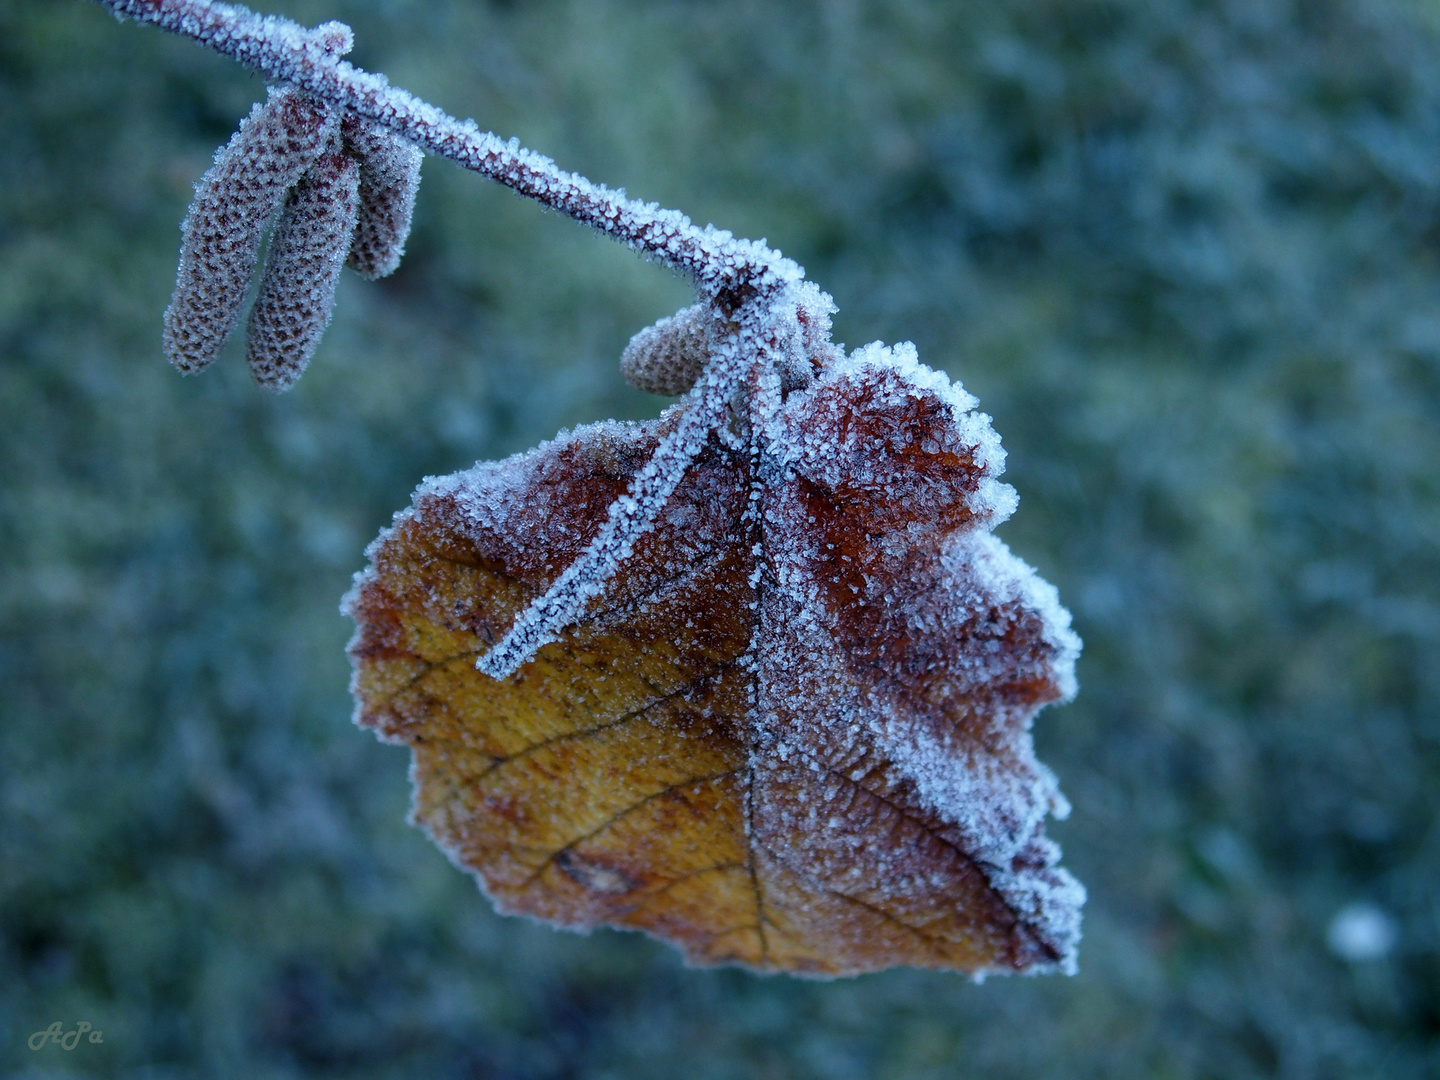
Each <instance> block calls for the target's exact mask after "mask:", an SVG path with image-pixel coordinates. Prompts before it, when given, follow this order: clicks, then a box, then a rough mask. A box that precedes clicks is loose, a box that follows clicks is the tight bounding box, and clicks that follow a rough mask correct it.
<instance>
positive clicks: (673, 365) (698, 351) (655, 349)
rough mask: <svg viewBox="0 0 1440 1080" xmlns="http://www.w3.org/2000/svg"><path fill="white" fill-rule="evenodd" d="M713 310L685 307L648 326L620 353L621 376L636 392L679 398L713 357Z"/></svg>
mask: <svg viewBox="0 0 1440 1080" xmlns="http://www.w3.org/2000/svg"><path fill="white" fill-rule="evenodd" d="M710 319H711V315H710V310H709V308H708V307H707V306H706V305H705V304H696V305H694V306H693V307H688V308H684V309H683V310H681V311H677V312H676V313H675V314H674V315H670V316H667V317H666V318H663V319H661V320H660V321H659V322H657V323H655V324H654V325H653V326H647V327H646V328H645V329H644V330H641V331H640V332H639V333H638V334H636V335H635V336H634V337H632V338H631V339H630V344H629V345H626V346H625V351H624V352H623V353H621V354H620V373H621V374H622V375H624V376H625V381H626V382H628V383H629V384H630V385H631V386H633V387H635V389H636V390H644V391H645V392H646V393H647V394H664V395H666V396H668V397H679V396H680V395H681V394H684V393H686V392H687V391H688V390H689V389H690V388H691V387H692V386H694V385H695V380H696V379H698V378H699V377H700V372H701V371H703V370H704V368H705V360H706V359H707V358H708V357H709V355H710V332H709V322H710Z"/></svg>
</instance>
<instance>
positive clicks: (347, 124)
mask: <svg viewBox="0 0 1440 1080" xmlns="http://www.w3.org/2000/svg"><path fill="white" fill-rule="evenodd" d="M341 130H342V131H343V133H344V136H345V150H346V153H348V154H350V155H351V156H352V157H354V158H355V159H356V160H357V161H358V162H359V163H360V210H359V218H358V220H357V222H356V224H355V240H354V243H353V244H352V245H351V248H350V257H349V260H348V262H347V265H348V266H349V267H350V268H351V269H352V270H354V271H355V272H356V273H357V274H359V275H360V276H361V277H363V278H368V279H369V280H372V281H373V280H375V279H376V278H382V277H386V276H388V275H390V274H393V273H394V272H395V268H396V267H398V266H399V265H400V257H401V256H402V255H403V254H404V253H405V241H406V239H407V238H408V237H409V235H410V217H411V214H412V213H413V212H414V210H415V195H416V192H417V191H418V190H419V187H420V161H421V159H422V158H423V157H424V155H423V154H421V152H420V151H419V149H418V148H416V147H415V146H413V145H411V144H410V143H408V142H406V141H405V140H404V139H402V138H400V137H399V136H397V135H392V134H391V133H390V132H388V131H386V130H385V129H384V128H381V127H378V126H377V125H375V124H372V123H368V122H366V121H364V120H361V119H360V118H359V117H357V116H347V117H345V119H344V121H343V122H342V125H341Z"/></svg>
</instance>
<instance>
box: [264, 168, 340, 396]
mask: <svg viewBox="0 0 1440 1080" xmlns="http://www.w3.org/2000/svg"><path fill="white" fill-rule="evenodd" d="M359 172H360V169H359V166H358V165H357V164H356V163H355V161H354V159H352V158H349V157H347V156H345V155H344V154H339V153H326V154H322V155H321V156H320V157H319V158H317V159H316V160H315V162H314V164H313V165H312V166H311V168H310V171H309V172H308V173H306V174H305V176H304V178H303V179H302V180H301V181H300V183H298V184H297V185H296V186H295V188H294V189H293V190H292V191H291V192H290V197H289V199H288V200H286V203H285V209H284V210H283V211H282V212H281V214H280V220H279V221H278V222H277V223H276V225H275V231H274V233H273V234H272V236H271V238H270V250H269V252H268V253H267V255H266V259H265V273H264V276H263V277H262V278H261V281H260V295H259V296H258V297H257V298H256V300H255V306H254V307H253V308H252V309H251V310H250V325H249V327H248V332H247V338H248V341H247V345H248V352H247V356H246V359H247V360H248V362H249V364H250V373H251V374H252V375H253V376H254V377H255V381H256V382H257V383H259V384H260V385H261V386H263V387H265V388H266V389H267V390H288V389H289V388H290V387H291V386H293V385H294V383H295V380H296V379H298V378H300V375H301V374H302V373H303V372H304V370H305V367H306V365H308V364H309V363H310V358H311V357H312V356H314V355H315V349H316V347H317V346H319V344H320V338H321V335H323V334H324V333H325V327H326V326H327V325H328V324H329V322H330V312H331V309H332V308H333V307H334V305H335V283H336V282H337V281H338V280H339V278H340V270H341V268H342V267H343V266H344V263H345V253H346V252H347V251H348V250H349V249H350V238H351V235H352V234H353V233H354V231H355V217H356V207H357V203H358V188H359Z"/></svg>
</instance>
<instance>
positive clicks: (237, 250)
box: [164, 87, 338, 375]
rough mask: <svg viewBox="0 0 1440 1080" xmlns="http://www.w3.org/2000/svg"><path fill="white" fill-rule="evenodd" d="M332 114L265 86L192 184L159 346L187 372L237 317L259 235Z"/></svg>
mask: <svg viewBox="0 0 1440 1080" xmlns="http://www.w3.org/2000/svg"><path fill="white" fill-rule="evenodd" d="M337 122H338V114H337V113H336V112H335V111H334V110H333V109H331V108H329V107H328V106H326V105H324V104H321V103H319V102H317V101H315V100H314V99H313V98H311V97H310V96H309V95H307V94H304V93H302V92H300V91H298V90H295V89H293V88H289V87H281V88H278V89H271V91H270V94H269V97H268V98H267V100H266V101H265V103H264V104H263V105H257V106H255V108H254V109H253V110H252V111H251V113H250V115H249V117H247V118H246V119H245V120H244V121H243V122H242V123H241V125H240V130H239V131H237V132H236V133H235V135H234V137H233V138H231V140H230V142H229V143H228V144H226V145H225V146H224V147H223V148H221V149H220V150H219V151H218V152H217V153H216V155H215V164H214V165H213V166H211V168H210V170H209V171H208V172H207V173H206V174H205V175H204V177H203V178H202V179H201V180H200V183H199V184H197V185H196V187H195V201H194V203H192V204H191V206H190V213H189V214H188V215H187V216H186V218H185V222H184V224H183V225H182V226H181V229H182V232H183V234H184V243H183V245H182V246H181V249H180V270H179V274H178V275H177V278H176V282H175V295H174V297H173V298H172V299H171V301H170V306H169V307H168V308H167V309H166V311H165V332H164V343H165V354H166V356H167V357H168V358H169V360H170V362H171V363H172V364H174V365H175V366H176V367H177V368H179V369H180V370H181V371H182V372H184V373H186V374H187V375H193V374H195V373H197V372H200V371H203V370H204V369H205V368H206V367H208V366H209V365H210V364H211V363H212V362H213V361H214V359H215V357H216V356H217V355H219V353H220V349H221V348H222V347H223V346H224V344H225V342H226V341H227V340H228V339H229V337H230V334H231V333H232V331H233V330H234V329H235V324H236V323H237V322H238V321H239V318H240V308H241V306H242V305H243V304H244V302H245V293H246V291H247V290H248V289H249V287H250V279H251V277H252V276H253V275H254V273H255V265H256V263H257V262H258V260H259V253H260V237H261V233H262V232H263V231H264V228H265V225H266V224H267V223H268V222H269V220H270V218H271V217H272V216H273V215H274V214H275V212H276V211H277V210H279V209H280V205H281V203H282V202H283V201H284V199H285V195H286V193H287V192H288V191H289V190H290V188H291V187H292V186H293V185H294V184H295V182H296V181H297V180H299V179H300V177H301V175H302V174H303V173H304V172H305V170H306V169H308V168H309V167H310V165H311V163H312V162H313V161H314V160H315V158H316V157H318V156H319V154H320V152H321V151H322V150H323V149H324V148H325V145H326V143H327V142H328V141H329V139H330V138H331V136H332V134H333V132H334V130H335V126H336V124H337Z"/></svg>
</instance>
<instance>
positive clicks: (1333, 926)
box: [1325, 900, 1399, 964]
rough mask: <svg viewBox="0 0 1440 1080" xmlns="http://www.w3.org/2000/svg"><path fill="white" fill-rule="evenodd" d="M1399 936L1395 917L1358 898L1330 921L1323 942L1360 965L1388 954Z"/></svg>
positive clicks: (1341, 957)
mask: <svg viewBox="0 0 1440 1080" xmlns="http://www.w3.org/2000/svg"><path fill="white" fill-rule="evenodd" d="M1398 937H1399V929H1398V927H1396V925H1395V919H1394V918H1393V917H1392V916H1391V915H1390V914H1389V913H1387V912H1386V911H1385V910H1383V909H1382V908H1380V907H1377V906H1376V905H1375V904H1371V903H1368V902H1366V901H1363V900H1361V901H1357V902H1356V903H1353V904H1347V905H1346V906H1345V907H1343V908H1341V909H1340V911H1339V912H1338V913H1337V914H1336V916H1335V918H1333V919H1331V920H1330V928H1329V929H1328V930H1327V931H1326V932H1325V944H1326V945H1328V946H1329V947H1330V951H1331V952H1332V953H1334V954H1335V955H1336V956H1338V957H1339V958H1340V959H1341V960H1348V961H1349V962H1350V963H1352V964H1363V963H1365V962H1367V961H1370V960H1383V959H1385V957H1387V956H1389V955H1390V952H1391V950H1392V949H1394V948H1395V941H1396V939H1397V938H1398Z"/></svg>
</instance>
